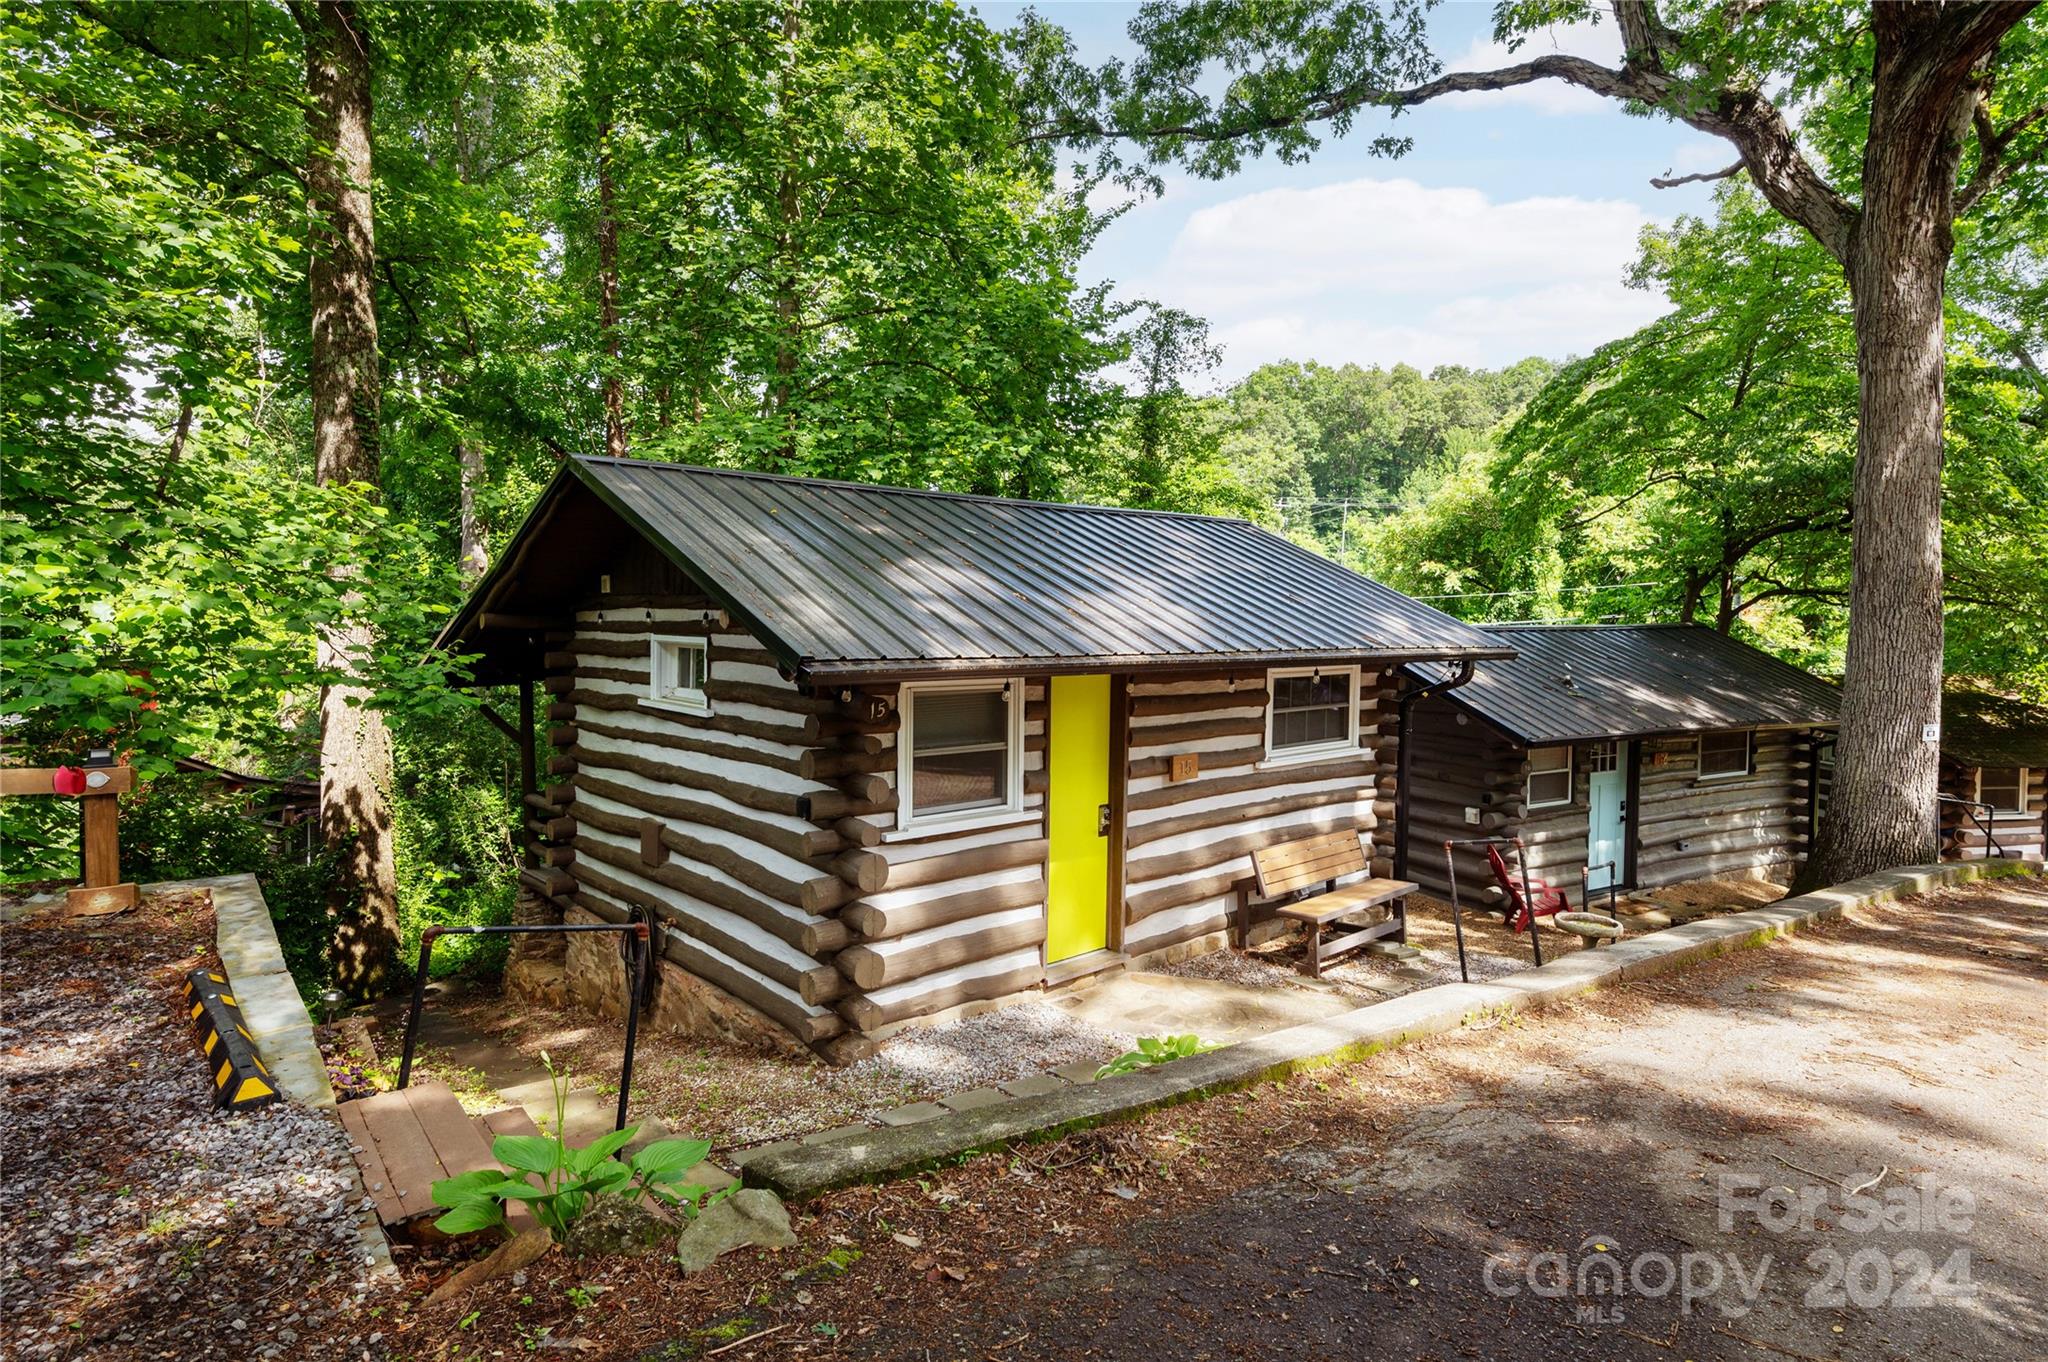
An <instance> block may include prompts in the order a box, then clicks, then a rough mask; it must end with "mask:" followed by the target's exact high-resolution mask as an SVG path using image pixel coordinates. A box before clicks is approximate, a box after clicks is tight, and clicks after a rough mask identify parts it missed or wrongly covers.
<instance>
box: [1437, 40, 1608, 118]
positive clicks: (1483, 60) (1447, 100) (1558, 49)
mask: <svg viewBox="0 0 2048 1362" xmlns="http://www.w3.org/2000/svg"><path fill="white" fill-rule="evenodd" d="M1553 53H1555V54H1561V55H1564V56H1570V57H1585V58H1586V59H1587V60H1589V61H1596V62H1599V63H1600V64H1601V65H1602V66H1608V67H1616V66H1619V65H1621V35H1620V33H1619V32H1618V31H1617V30H1616V29H1615V26H1614V25H1613V24H1612V23H1601V24H1595V23H1591V22H1587V23H1579V24H1553V25H1551V26H1550V27H1548V28H1545V29H1542V30H1540V31H1538V32H1536V33H1532V34H1530V35H1529V37H1528V39H1527V41H1525V42H1524V43H1523V44H1522V45H1521V46H1520V47H1519V48H1517V49H1516V50H1514V51H1512V52H1510V51H1509V50H1508V46H1507V44H1506V43H1497V42H1494V41H1492V40H1491V39H1489V38H1485V37H1480V38H1475V39H1473V41H1472V46H1471V47H1469V48H1467V49H1466V50H1465V51H1464V53H1463V54H1461V55H1460V56H1457V57H1455V58H1453V59H1452V60H1450V61H1448V62H1446V63H1444V69H1445V70H1447V71H1494V70H1498V69H1500V68H1501V67H1503V66H1514V65H1516V64H1517V63H1520V62H1525V61H1529V60H1530V59H1532V58H1535V57H1540V56H1545V55H1549V54H1553ZM1436 102H1437V103H1439V104H1444V105H1448V106H1450V107H1451V108H1456V109H1479V108H1494V109H1498V108H1499V107H1500V106H1501V105H1503V104H1511V105H1516V106H1519V107H1521V108H1525V109H1533V110H1535V111H1536V112H1537V113H1541V114H1552V115H1560V116H1564V115H1573V114H1593V113H1603V112H1608V111H1611V110H1612V109H1613V108H1615V107H1616V106H1615V105H1614V103H1613V101H1611V100H1609V99H1608V98H1607V97H1606V96H1604V95H1596V94H1594V93H1593V92H1592V91H1591V90H1587V89H1583V88H1581V87H1579V86H1577V85H1567V84H1565V83H1564V82H1563V81H1561V80H1538V81H1531V82H1530V83H1529V84H1527V85H1516V86H1512V87H1510V88H1508V89H1506V90H1478V91H1472V92H1470V93H1466V94H1456V95H1446V96H1444V97H1443V98H1442V99H1440V100H1437V101H1436Z"/></svg>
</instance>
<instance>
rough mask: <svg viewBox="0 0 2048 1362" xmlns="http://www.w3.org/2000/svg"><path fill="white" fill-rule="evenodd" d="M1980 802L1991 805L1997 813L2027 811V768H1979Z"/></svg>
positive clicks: (1978, 788)
mask: <svg viewBox="0 0 2048 1362" xmlns="http://www.w3.org/2000/svg"><path fill="white" fill-rule="evenodd" d="M1977 799H1978V802H1980V803H1984V804H1989V805H1990V806H1991V808H1992V811H1993V812H1995V813H2025V812H2026V811H2027V768H2026V767H2024V766H1981V767H1979V768H1977Z"/></svg>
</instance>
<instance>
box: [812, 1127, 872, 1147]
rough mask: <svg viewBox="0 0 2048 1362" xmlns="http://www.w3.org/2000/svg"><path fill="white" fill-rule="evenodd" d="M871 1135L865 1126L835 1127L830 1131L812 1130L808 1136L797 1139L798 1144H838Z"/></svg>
mask: <svg viewBox="0 0 2048 1362" xmlns="http://www.w3.org/2000/svg"><path fill="white" fill-rule="evenodd" d="M869 1133H871V1131H870V1128H869V1127H867V1126H836V1127H834V1128H833V1129H831V1130H814V1131H812V1132H811V1133H810V1134H808V1135H800V1136H798V1137H797V1143H798V1144H811V1145H816V1144H838V1143H839V1142H840V1141H841V1140H851V1139H854V1138H855V1137H857V1136H861V1135H866V1134H869Z"/></svg>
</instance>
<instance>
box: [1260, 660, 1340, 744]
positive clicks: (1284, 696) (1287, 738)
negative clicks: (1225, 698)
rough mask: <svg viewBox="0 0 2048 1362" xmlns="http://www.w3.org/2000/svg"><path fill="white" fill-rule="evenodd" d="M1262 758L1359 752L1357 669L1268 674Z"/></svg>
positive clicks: (1326, 668)
mask: <svg viewBox="0 0 2048 1362" xmlns="http://www.w3.org/2000/svg"><path fill="white" fill-rule="evenodd" d="M1268 684H1269V685H1270V686H1271V688H1272V695H1273V699H1272V703H1270V704H1268V705H1267V706H1266V756H1267V757H1268V758H1269V759H1271V758H1285V759H1287V760H1290V761H1291V760H1293V759H1295V758H1297V757H1312V756H1323V755H1336V754H1338V753H1342V752H1346V751H1352V750H1356V748H1357V747H1358V668H1356V667H1295V668H1290V669H1288V670H1286V671H1276V672H1273V673H1271V674H1270V675H1269V677H1268Z"/></svg>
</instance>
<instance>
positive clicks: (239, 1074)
mask: <svg viewBox="0 0 2048 1362" xmlns="http://www.w3.org/2000/svg"><path fill="white" fill-rule="evenodd" d="M185 1007H186V1009H187V1011H188V1013H189V1014H190V1017H191V1020H192V1029H193V1030H194V1031H195V1032H197V1033H198V1036H199V1046H200V1048H201V1049H203V1050H204V1051H205V1052H206V1066H207V1069H208V1071H209V1072H211V1073H212V1074H213V1104H214V1105H215V1106H217V1107H226V1108H227V1109H228V1110H229V1111H247V1110H249V1108H251V1107H260V1106H262V1105H264V1104H265V1103H267V1102H275V1101H277V1100H278V1093H277V1087H276V1085H275V1084H273V1083H272V1082H271V1080H270V1070H268V1069H266V1068H264V1067H263V1061H262V1060H261V1059H259V1058H257V1056H256V1038H255V1037H254V1036H251V1035H250V1034H249V1028H248V1027H246V1026H244V1025H242V1009H241V1007H240V1006H238V1005H237V1004H236V1002H235V995H234V994H233V993H231V992H230V991H229V989H228V981H227V977H226V976H225V975H221V974H216V973H214V972H213V971H212V970H203V969H195V970H193V971H192V972H191V973H190V974H188V975H186V976H185Z"/></svg>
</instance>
